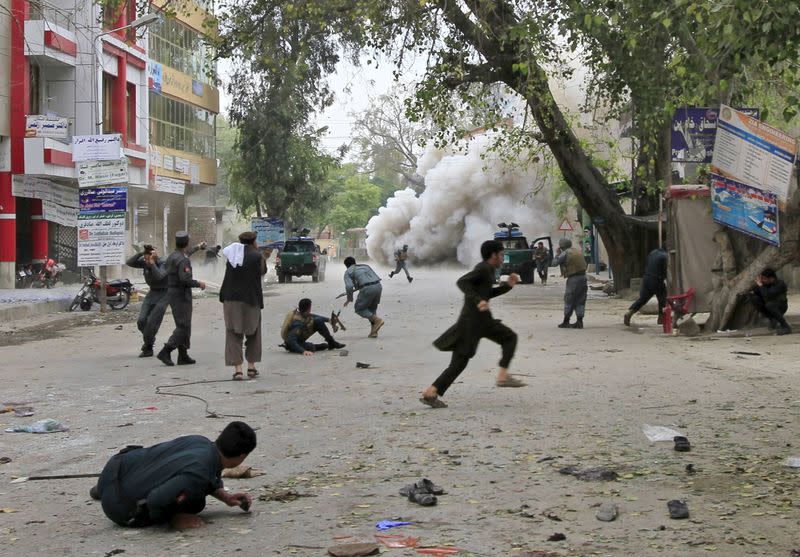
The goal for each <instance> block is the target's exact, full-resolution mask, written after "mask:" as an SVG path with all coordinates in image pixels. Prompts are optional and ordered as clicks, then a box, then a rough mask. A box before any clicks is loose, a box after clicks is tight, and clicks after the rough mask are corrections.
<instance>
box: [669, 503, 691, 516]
mask: <svg viewBox="0 0 800 557" xmlns="http://www.w3.org/2000/svg"><path fill="white" fill-rule="evenodd" d="M667 509H669V517H670V518H672V519H675V520H680V519H683V518H689V507H688V506H687V505H686V503H684V502H683V501H678V500H677V499H673V500H672V501H668V502H667Z"/></svg>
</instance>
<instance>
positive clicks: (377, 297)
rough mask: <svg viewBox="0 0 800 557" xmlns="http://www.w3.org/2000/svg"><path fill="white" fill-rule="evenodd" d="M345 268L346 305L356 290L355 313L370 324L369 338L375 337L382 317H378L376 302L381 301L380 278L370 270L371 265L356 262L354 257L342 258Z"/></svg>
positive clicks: (381, 323)
mask: <svg viewBox="0 0 800 557" xmlns="http://www.w3.org/2000/svg"><path fill="white" fill-rule="evenodd" d="M344 266H345V267H347V270H346V271H345V272H344V287H345V290H346V292H347V301H346V302H345V303H344V307H347V306H348V305H349V304H350V302H352V301H353V292H355V291H356V290H358V298H357V299H356V305H355V310H356V314H357V315H360V316H361V317H363V318H364V319H366V320H368V321H369V322H370V324H371V325H372V328H371V329H370V331H369V338H377V337H378V331H380V329H381V327H383V324H384V323H383V319H381V318H380V317H378V315H377V311H378V304H380V303H381V293H382V292H383V287H382V286H381V279H380V278H379V277H378V275H377V274H376V273H375V271H373V270H372V267H370V266H369V265H364V264H361V265H359V264H357V263H356V260H355V258H353V257H347V258H345V260H344Z"/></svg>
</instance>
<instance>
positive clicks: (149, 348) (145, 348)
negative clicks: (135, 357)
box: [139, 344, 153, 358]
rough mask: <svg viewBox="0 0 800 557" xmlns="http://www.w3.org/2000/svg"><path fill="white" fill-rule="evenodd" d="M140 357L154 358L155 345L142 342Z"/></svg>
mask: <svg viewBox="0 0 800 557" xmlns="http://www.w3.org/2000/svg"><path fill="white" fill-rule="evenodd" d="M139 357H140V358H152V357H153V345H152V344H142V351H141V352H140V353H139Z"/></svg>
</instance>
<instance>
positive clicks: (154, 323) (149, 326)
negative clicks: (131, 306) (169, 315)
mask: <svg viewBox="0 0 800 557" xmlns="http://www.w3.org/2000/svg"><path fill="white" fill-rule="evenodd" d="M126 263H127V264H128V266H129V267H133V268H134V269H142V270H143V273H144V280H145V282H146V283H147V286H149V287H150V291H149V292H148V293H147V296H145V298H144V301H143V302H142V309H140V310H139V319H138V320H137V321H136V326H137V327H138V328H139V331H141V333H142V339H143V341H144V344H142V352H141V354H139V357H140V358H148V357H150V356H152V355H153V344H155V342H156V334H158V329H159V328H160V327H161V321H162V320H163V319H164V313H165V312H166V311H167V306H169V298H167V267H166V265H164V262H163V261H161V260H160V259H159V258H158V252H157V251H156V248H154V247H153V246H151V245H149V244H145V246H144V251H143V252H140V253H137V254H135V255H132V256H131V257H129V258H128V261H127V262H126Z"/></svg>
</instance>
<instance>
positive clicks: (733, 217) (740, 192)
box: [711, 174, 780, 246]
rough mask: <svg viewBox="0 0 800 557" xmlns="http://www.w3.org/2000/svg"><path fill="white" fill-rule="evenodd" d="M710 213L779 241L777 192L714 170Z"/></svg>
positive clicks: (727, 223) (750, 232) (756, 235)
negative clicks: (731, 177) (748, 183)
mask: <svg viewBox="0 0 800 557" xmlns="http://www.w3.org/2000/svg"><path fill="white" fill-rule="evenodd" d="M711 216H712V217H713V218H714V221H716V222H718V223H719V224H722V225H725V226H729V227H731V228H733V229H735V230H738V231H739V232H743V233H744V234H747V235H748V236H753V237H754V238H758V239H759V240H763V241H765V242H767V243H768V244H772V245H773V246H779V245H780V231H779V228H778V196H777V195H775V194H774V193H771V192H767V191H764V190H761V189H759V188H755V187H753V186H748V185H747V184H743V183H741V182H737V181H736V180H732V179H730V178H726V177H724V176H721V175H719V174H711Z"/></svg>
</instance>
